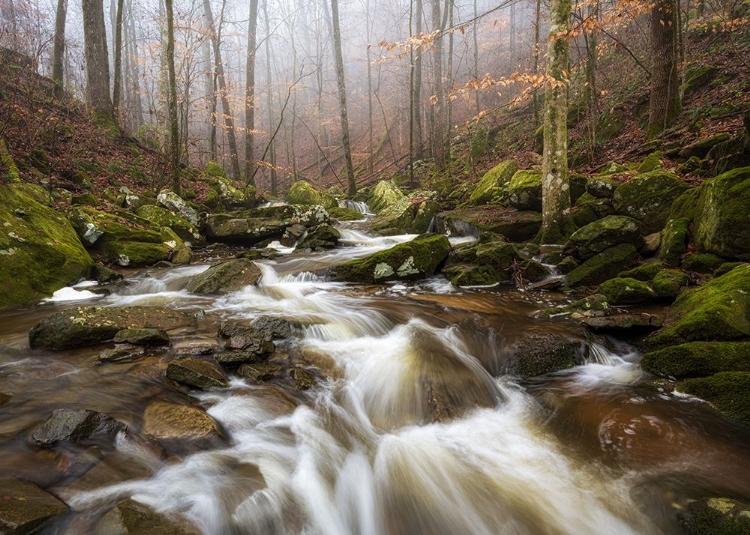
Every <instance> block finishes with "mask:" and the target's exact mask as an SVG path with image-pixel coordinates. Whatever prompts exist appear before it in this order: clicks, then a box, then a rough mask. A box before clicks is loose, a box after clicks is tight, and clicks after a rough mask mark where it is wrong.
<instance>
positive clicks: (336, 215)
mask: <svg viewBox="0 0 750 535" xmlns="http://www.w3.org/2000/svg"><path fill="white" fill-rule="evenodd" d="M328 215H330V216H331V217H332V218H333V219H336V220H338V221H357V220H358V219H362V218H363V217H364V216H363V215H362V213H361V212H359V211H357V210H353V209H352V208H341V207H338V206H336V207H334V208H329V209H328Z"/></svg>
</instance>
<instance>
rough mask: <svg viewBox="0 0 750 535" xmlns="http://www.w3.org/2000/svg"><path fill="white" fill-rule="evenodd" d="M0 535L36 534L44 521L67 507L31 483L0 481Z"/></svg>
mask: <svg viewBox="0 0 750 535" xmlns="http://www.w3.org/2000/svg"><path fill="white" fill-rule="evenodd" d="M0 489H2V498H1V499H0V533H3V534H6V535H26V534H27V533H36V532H37V531H38V530H39V528H40V527H41V526H42V525H44V524H45V523H46V522H47V521H49V520H51V519H52V518H55V517H57V516H60V515H62V514H64V513H67V512H68V506H67V505H65V504H64V503H63V502H61V501H60V500H58V499H57V498H55V497H54V496H52V494H50V493H49V492H45V491H43V490H42V489H40V488H39V487H37V486H36V485H34V484H33V483H27V482H25V481H17V480H14V479H2V480H0Z"/></svg>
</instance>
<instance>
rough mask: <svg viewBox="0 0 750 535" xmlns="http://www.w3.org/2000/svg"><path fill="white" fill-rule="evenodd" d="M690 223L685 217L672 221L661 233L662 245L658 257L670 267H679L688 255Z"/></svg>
mask: <svg viewBox="0 0 750 535" xmlns="http://www.w3.org/2000/svg"><path fill="white" fill-rule="evenodd" d="M689 226H690V221H689V220H688V219H686V218H684V217H680V218H677V219H670V220H669V221H667V224H666V225H664V228H663V229H662V231H661V244H660V245H659V250H658V251H657V253H656V257H657V258H659V259H660V260H663V261H664V262H666V263H667V264H669V265H670V266H679V265H680V261H681V260H682V257H683V256H684V255H685V253H687V245H688V229H689Z"/></svg>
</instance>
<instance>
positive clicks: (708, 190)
mask: <svg viewBox="0 0 750 535" xmlns="http://www.w3.org/2000/svg"><path fill="white" fill-rule="evenodd" d="M700 190H701V193H700V198H699V199H698V201H697V207H696V211H695V217H694V221H695V244H696V247H697V248H698V251H700V252H706V253H713V254H716V255H719V256H723V257H725V258H737V259H739V260H750V211H748V207H749V206H750V167H742V168H739V169H734V170H732V171H728V172H726V173H724V174H722V175H719V176H717V177H715V178H712V179H710V180H707V181H706V182H704V183H703V184H702V185H701V186H700Z"/></svg>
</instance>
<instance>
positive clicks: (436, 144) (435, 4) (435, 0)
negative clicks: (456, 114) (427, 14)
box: [431, 0, 447, 171]
mask: <svg viewBox="0 0 750 535" xmlns="http://www.w3.org/2000/svg"><path fill="white" fill-rule="evenodd" d="M432 26H433V28H434V31H437V32H439V33H438V34H437V36H436V37H435V40H434V42H433V49H432V54H433V68H434V72H433V92H434V94H435V108H434V112H435V123H434V130H433V131H432V133H431V134H432V147H433V150H432V155H433V157H434V158H435V168H436V169H437V170H438V171H442V170H443V169H445V165H446V160H447V158H446V155H445V152H446V150H445V95H444V94H443V39H442V31H443V28H444V24H443V21H442V18H441V16H440V0H432Z"/></svg>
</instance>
